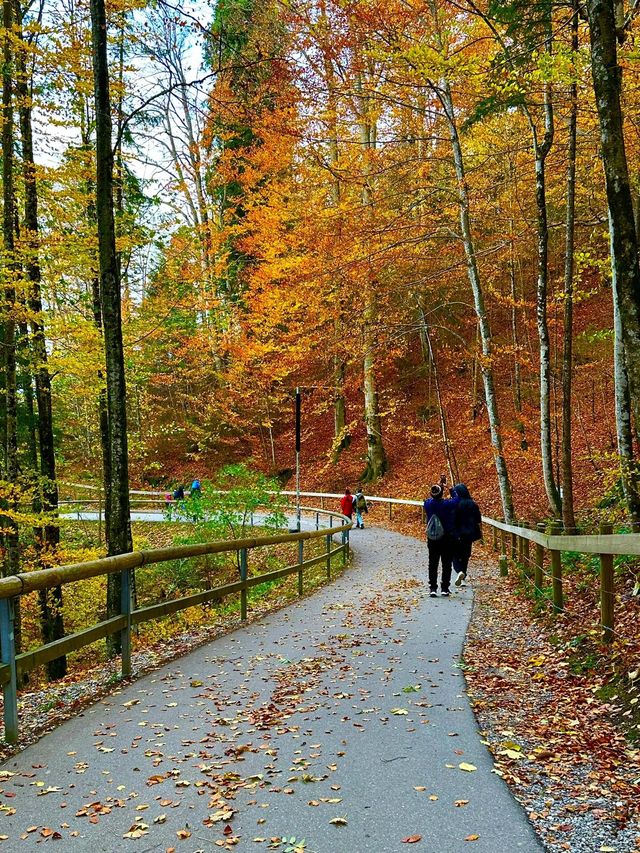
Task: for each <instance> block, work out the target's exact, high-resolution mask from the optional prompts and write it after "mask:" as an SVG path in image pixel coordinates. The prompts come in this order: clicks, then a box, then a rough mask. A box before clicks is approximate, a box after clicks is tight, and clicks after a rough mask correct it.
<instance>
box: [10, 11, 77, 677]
mask: <svg viewBox="0 0 640 853" xmlns="http://www.w3.org/2000/svg"><path fill="white" fill-rule="evenodd" d="M16 13H17V16H18V22H17V23H18V28H19V33H20V40H21V41H22V10H21V7H20V4H19V2H16ZM25 50H26V46H25ZM25 50H20V51H19V53H18V56H17V63H16V68H17V94H18V96H19V114H20V135H21V139H22V174H23V180H24V231H25V235H24V239H25V243H26V247H27V257H26V262H25V271H26V275H27V280H28V282H29V296H28V302H29V308H30V314H31V349H32V352H33V363H34V378H35V388H36V403H37V407H38V420H37V429H38V447H39V451H40V466H39V467H40V484H39V492H40V493H41V494H42V500H41V510H42V511H43V512H44V513H45V516H46V519H45V524H44V528H43V529H42V530H41V531H40V533H39V535H38V538H39V541H38V542H37V547H38V557H39V562H40V565H41V567H42V568H47V567H49V566H51V565H52V561H53V558H54V557H55V552H56V551H57V548H58V545H59V543H60V529H59V526H58V523H57V520H56V516H57V514H58V484H57V480H56V458H55V446H54V437H53V410H52V404H51V376H50V373H49V367H48V363H47V358H48V357H47V346H46V337H45V331H44V325H43V320H42V318H43V311H42V297H41V288H40V283H41V270H40V258H39V248H40V246H39V223H38V188H37V183H36V168H35V160H34V156H33V131H32V121H31V92H30V91H29V83H28V76H27V67H26V52H25ZM39 600H40V612H41V631H42V639H43V642H44V643H49V642H52V641H53V640H59V639H61V638H62V637H64V621H63V616H62V603H63V601H62V587H61V586H57V587H54V588H53V589H52V590H51V591H50V592H49V593H42V594H41V595H40V597H39ZM47 673H48V675H49V678H52V679H57V678H63V677H64V676H65V675H66V673H67V659H66V657H65V656H64V655H63V656H62V657H59V658H57V659H56V660H53V661H50V662H49V663H48V664H47Z"/></svg>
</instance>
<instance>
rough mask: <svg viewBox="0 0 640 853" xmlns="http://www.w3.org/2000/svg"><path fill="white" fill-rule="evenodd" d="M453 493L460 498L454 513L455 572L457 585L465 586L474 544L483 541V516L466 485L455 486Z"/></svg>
mask: <svg viewBox="0 0 640 853" xmlns="http://www.w3.org/2000/svg"><path fill="white" fill-rule="evenodd" d="M453 491H454V492H455V493H456V495H457V496H458V497H459V498H460V501H459V502H458V505H457V506H456V509H455V513H454V540H455V541H454V546H453V570H454V572H455V573H456V579H455V585H456V586H464V585H465V581H466V579H467V569H468V567H469V558H470V557H471V548H472V546H473V543H474V542H477V541H478V539H482V514H481V512H480V508H479V506H478V504H477V503H476V502H475V501H474V500H473V498H472V497H471V495H470V494H469V489H468V488H467V487H466V486H465V484H464V483H458V484H457V485H455V486H454V487H453Z"/></svg>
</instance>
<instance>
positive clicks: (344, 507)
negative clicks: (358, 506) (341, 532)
mask: <svg viewBox="0 0 640 853" xmlns="http://www.w3.org/2000/svg"><path fill="white" fill-rule="evenodd" d="M340 512H341V513H342V514H343V515H346V516H347V518H348V519H349V520H350V521H351V520H352V519H353V495H352V494H351V491H350V490H349V489H345V490H344V495H343V496H342V497H341V498H340Z"/></svg>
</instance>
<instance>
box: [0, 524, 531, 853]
mask: <svg viewBox="0 0 640 853" xmlns="http://www.w3.org/2000/svg"><path fill="white" fill-rule="evenodd" d="M351 542H352V547H353V551H354V563H353V567H352V568H351V569H349V571H347V572H346V573H345V574H344V575H343V576H342V577H341V578H339V579H338V580H337V581H335V582H333V583H332V584H330V585H329V586H327V587H325V588H323V589H321V590H320V591H319V592H317V593H316V594H315V595H313V596H311V597H309V598H308V599H305V600H303V601H301V602H299V603H296V604H293V605H292V606H291V607H289V608H288V609H287V610H282V611H280V612H278V613H274V614H273V615H271V616H268V617H266V618H264V619H262V620H260V621H257V622H255V623H252V624H250V625H247V626H246V627H245V628H243V629H241V630H239V631H236V632H235V633H232V634H229V635H227V636H225V637H221V638H220V639H218V640H216V641H215V642H213V643H211V644H210V645H207V646H204V647H202V648H201V649H199V650H197V651H195V652H193V653H191V654H189V655H187V656H186V657H184V658H181V659H180V660H178V661H174V662H173V663H171V664H169V665H168V666H165V667H163V668H162V669H160V670H158V671H157V672H155V673H153V674H151V675H147V676H145V677H144V678H141V679H140V680H138V681H136V682H134V683H133V684H131V685H128V686H126V687H125V688H123V689H121V690H119V691H117V692H116V693H114V694H113V695H112V696H109V697H107V698H106V699H103V700H101V701H99V702H98V703H96V704H95V705H94V706H92V707H91V708H89V709H88V710H87V711H85V712H84V713H83V714H81V715H80V716H78V717H77V718H75V719H73V720H71V721H69V722H67V723H65V724H63V725H62V726H60V727H59V728H58V729H56V730H55V731H53V732H51V733H50V734H48V735H46V736H45V737H44V738H42V739H41V740H40V741H39V742H38V743H37V744H35V745H34V746H32V747H29V748H28V749H26V750H25V751H24V752H22V753H20V754H19V755H17V756H15V757H14V758H13V759H11V760H10V761H8V762H7V763H6V764H5V765H4V766H3V768H2V771H1V772H0V788H2V789H3V792H2V793H1V794H0V835H1V836H2V837H3V838H4V837H5V836H7V837H6V840H3V841H2V842H0V851H2V850H11V851H14V850H15V851H24V850H34V851H35V850H39V849H40V848H41V843H42V842H43V841H44V840H45V839H46V838H48V837H50V836H51V835H52V834H54V839H58V840H57V842H56V841H55V840H52V839H50V840H49V843H55V844H56V845H57V848H58V849H61V850H64V851H65V853H73V851H78V853H80V851H91V853H98V851H109V853H111V851H120V850H132V851H140V853H142V851H144V853H146V851H166V850H167V849H171V848H175V849H176V850H177V851H185V853H195V851H207V853H208V851H213V850H217V849H232V850H237V851H260V850H269V849H275V850H279V851H284V850H285V849H286V848H287V846H288V845H287V844H285V843H281V844H280V845H277V844H276V842H277V840H278V839H280V838H282V837H284V838H286V839H291V838H292V837H295V838H296V839H297V840H298V841H299V840H300V839H305V841H306V847H304V848H300V849H304V851H305V853H394V851H406V850H409V849H411V850H416V851H425V853H463V851H465V853H466V851H473V853H497V851H502V850H504V851H508V853H513V851H523V853H539V851H540V850H541V847H540V845H539V842H538V841H537V838H536V836H535V834H534V832H533V829H532V828H531V826H530V824H529V823H528V821H527V819H526V816H525V814H524V811H523V810H522V809H521V807H520V806H519V805H518V804H517V803H516V801H515V800H514V799H513V797H512V796H511V794H510V792H509V790H508V788H507V786H506V785H505V784H504V782H503V781H502V780H501V779H500V778H499V777H498V776H497V775H496V774H494V773H492V767H493V762H492V759H491V756H490V754H489V752H488V751H487V749H486V747H485V746H484V745H483V743H482V741H481V737H480V735H479V733H478V731H477V728H476V723H475V719H474V717H473V714H472V712H471V709H470V706H469V702H468V700H467V697H466V695H465V692H464V690H465V684H464V679H463V675H462V672H461V670H460V668H459V666H458V661H459V658H460V654H461V651H462V645H463V641H464V634H465V630H466V627H467V623H468V620H469V616H470V612H471V605H472V594H471V590H470V589H466V590H462V591H461V592H459V593H456V594H454V595H452V597H451V598H450V599H444V598H437V599H430V598H429V597H428V588H427V586H426V584H425V577H426V571H425V567H426V545H425V544H424V543H423V542H419V541H418V540H416V539H411V538H408V537H405V536H401V535H399V534H396V533H392V532H389V531H386V530H380V529H371V528H367V529H365V530H354V531H353V532H352V534H351ZM465 763H466V764H467V765H472V766H473V767H475V768H476V769H475V770H465V769H462V768H461V767H460V765H461V764H462V765H464V764H465ZM8 774H14V775H8ZM13 810H15V812H14V811H13ZM60 836H61V839H60V838H59V837H60ZM124 836H126V837H124ZM418 836H420V840H414V839H416V838H417V837H418ZM38 842H40V843H38ZM274 845H275V846H274ZM290 846H291V847H294V845H290Z"/></svg>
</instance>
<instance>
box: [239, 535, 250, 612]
mask: <svg viewBox="0 0 640 853" xmlns="http://www.w3.org/2000/svg"><path fill="white" fill-rule="evenodd" d="M248 575H249V565H248V559H247V549H246V548H241V549H240V580H241V581H242V582H243V583H244V582H245V581H246V579H247V577H248ZM248 597H249V596H248V595H247V588H246V586H243V587H242V589H241V590H240V619H241V620H242V621H243V622H246V621H247V600H248Z"/></svg>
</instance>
